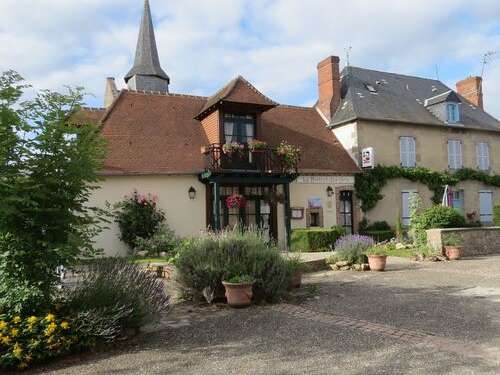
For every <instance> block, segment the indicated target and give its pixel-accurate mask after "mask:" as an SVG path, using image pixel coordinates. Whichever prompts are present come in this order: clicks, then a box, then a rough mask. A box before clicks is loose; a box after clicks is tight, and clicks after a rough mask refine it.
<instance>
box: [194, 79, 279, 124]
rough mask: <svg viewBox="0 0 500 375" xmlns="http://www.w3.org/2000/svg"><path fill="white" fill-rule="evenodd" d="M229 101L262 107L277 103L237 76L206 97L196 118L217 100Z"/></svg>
mask: <svg viewBox="0 0 500 375" xmlns="http://www.w3.org/2000/svg"><path fill="white" fill-rule="evenodd" d="M221 101H222V102H231V103H248V104H255V105H259V106H263V107H269V108H272V107H275V106H277V105H278V103H276V102H274V101H273V100H271V99H269V98H268V97H267V96H265V95H264V94H262V93H261V92H260V91H259V90H257V89H256V88H255V87H254V86H253V85H252V84H251V83H250V82H248V81H247V80H246V79H245V78H243V77H242V76H238V77H236V78H234V79H233V80H231V81H230V82H229V83H228V84H227V85H226V86H224V87H223V88H222V89H220V90H219V91H217V92H216V93H215V94H214V95H212V96H211V97H210V98H208V100H207V102H206V103H205V105H204V106H203V108H202V109H201V111H200V113H199V114H198V115H197V116H196V118H198V119H200V118H201V117H202V114H204V113H205V112H208V111H210V109H211V108H212V107H214V106H215V105H216V104H218V103H219V102H221Z"/></svg>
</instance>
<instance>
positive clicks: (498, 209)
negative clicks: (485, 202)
mask: <svg viewBox="0 0 500 375" xmlns="http://www.w3.org/2000/svg"><path fill="white" fill-rule="evenodd" d="M493 215H494V219H493V220H494V221H495V225H497V226H499V227H500V206H495V208H494V209H493Z"/></svg>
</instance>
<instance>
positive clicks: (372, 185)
mask: <svg viewBox="0 0 500 375" xmlns="http://www.w3.org/2000/svg"><path fill="white" fill-rule="evenodd" d="M394 178H405V179H407V180H410V181H414V182H421V183H422V184H425V185H427V187H428V188H429V190H431V191H432V192H433V193H434V196H433V197H432V201H433V202H434V203H439V202H440V201H441V197H442V196H443V190H444V186H445V185H452V186H453V185H456V184H458V183H459V182H460V181H466V180H473V181H479V182H482V183H484V184H487V185H491V186H496V187H500V175H489V174H487V173H485V172H482V171H476V170H474V169H469V168H464V169H460V170H458V171H456V172H454V173H450V172H436V171H431V170H430V169H427V168H421V167H418V168H403V167H400V166H389V167H385V166H377V167H375V168H373V169H370V170H367V171H364V172H363V173H360V174H358V175H356V181H355V189H356V196H357V197H358V198H359V199H360V200H361V209H362V210H363V211H364V212H367V211H370V210H371V209H372V208H374V207H375V206H376V205H377V202H378V201H379V200H381V199H382V198H383V195H382V194H380V191H381V190H382V188H383V187H384V186H385V185H386V184H387V181H388V180H390V179H394Z"/></svg>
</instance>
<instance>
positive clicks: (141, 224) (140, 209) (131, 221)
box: [116, 190, 165, 249]
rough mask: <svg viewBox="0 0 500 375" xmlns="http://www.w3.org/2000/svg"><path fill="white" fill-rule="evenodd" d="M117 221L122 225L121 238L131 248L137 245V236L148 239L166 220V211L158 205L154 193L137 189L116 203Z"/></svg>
mask: <svg viewBox="0 0 500 375" xmlns="http://www.w3.org/2000/svg"><path fill="white" fill-rule="evenodd" d="M116 208H117V209H118V212H117V213H116V221H117V222H118V226H119V227H120V232H121V236H120V239H121V240H122V241H124V242H125V243H126V244H127V245H128V246H129V247H130V249H133V248H134V247H135V246H136V243H135V241H136V239H137V237H140V238H144V239H148V238H150V237H151V236H153V235H154V234H155V233H156V232H157V231H158V229H159V228H160V227H161V225H162V224H163V222H164V221H165V213H164V212H163V211H162V210H161V209H160V208H159V207H158V197H157V196H156V195H154V194H147V195H146V194H140V193H138V192H137V190H134V192H133V193H132V194H131V195H127V196H125V198H124V200H123V201H121V202H119V203H118V204H117V205H116Z"/></svg>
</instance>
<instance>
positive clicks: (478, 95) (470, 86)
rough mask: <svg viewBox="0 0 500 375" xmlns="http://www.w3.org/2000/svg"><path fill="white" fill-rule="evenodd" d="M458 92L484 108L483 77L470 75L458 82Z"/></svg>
mask: <svg viewBox="0 0 500 375" xmlns="http://www.w3.org/2000/svg"><path fill="white" fill-rule="evenodd" d="M457 92H458V93H459V94H460V95H462V96H463V97H464V98H465V99H467V100H468V101H469V102H471V103H472V104H474V105H475V106H476V107H479V108H481V109H483V79H482V78H481V77H477V76H476V77H469V78H466V79H463V80H461V81H458V82H457Z"/></svg>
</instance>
